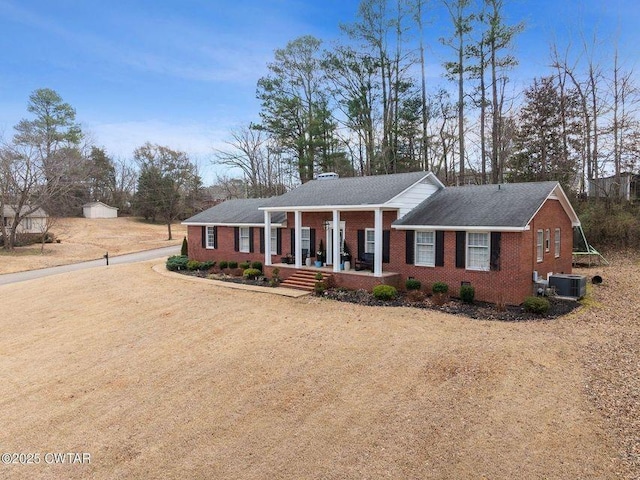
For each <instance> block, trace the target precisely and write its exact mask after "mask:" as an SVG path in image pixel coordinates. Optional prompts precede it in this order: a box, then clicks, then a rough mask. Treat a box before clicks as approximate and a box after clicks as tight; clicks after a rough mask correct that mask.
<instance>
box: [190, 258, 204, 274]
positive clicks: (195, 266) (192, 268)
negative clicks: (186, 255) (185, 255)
mask: <svg viewBox="0 0 640 480" xmlns="http://www.w3.org/2000/svg"><path fill="white" fill-rule="evenodd" d="M201 265H202V264H201V263H200V262H199V261H198V260H189V261H188V262H187V270H189V271H190V272H194V271H196V270H200V266H201Z"/></svg>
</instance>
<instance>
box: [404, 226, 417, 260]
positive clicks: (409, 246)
mask: <svg viewBox="0 0 640 480" xmlns="http://www.w3.org/2000/svg"><path fill="white" fill-rule="evenodd" d="M414 241H415V232H414V231H413V230H407V231H406V232H405V246H404V247H405V253H404V262H405V263H406V264H407V265H413V262H414V259H415V245H414V243H413V242H414Z"/></svg>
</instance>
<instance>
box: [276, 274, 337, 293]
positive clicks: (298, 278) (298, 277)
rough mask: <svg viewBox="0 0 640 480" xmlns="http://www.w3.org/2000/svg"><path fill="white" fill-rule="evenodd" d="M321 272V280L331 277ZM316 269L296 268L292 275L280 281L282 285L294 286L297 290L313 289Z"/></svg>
mask: <svg viewBox="0 0 640 480" xmlns="http://www.w3.org/2000/svg"><path fill="white" fill-rule="evenodd" d="M320 273H322V279H323V281H327V279H329V278H331V275H330V274H326V273H324V272H320ZM317 274H318V272H317V271H313V270H297V271H296V272H295V273H294V274H293V275H291V276H290V277H289V278H287V279H286V280H284V281H283V282H282V286H283V287H288V288H296V289H298V290H306V291H313V290H314V288H315V285H316V282H317V281H318V280H316V275H317Z"/></svg>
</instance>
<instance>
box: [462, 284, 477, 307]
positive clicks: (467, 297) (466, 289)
mask: <svg viewBox="0 0 640 480" xmlns="http://www.w3.org/2000/svg"><path fill="white" fill-rule="evenodd" d="M475 296H476V289H475V288H473V287H472V286H471V285H462V286H461V287H460V299H461V300H462V301H463V302H465V303H473V299H474V298H475Z"/></svg>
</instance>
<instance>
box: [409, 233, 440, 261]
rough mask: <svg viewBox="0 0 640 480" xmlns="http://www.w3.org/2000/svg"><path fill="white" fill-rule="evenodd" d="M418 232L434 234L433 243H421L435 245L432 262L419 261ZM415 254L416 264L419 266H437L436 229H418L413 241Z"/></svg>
mask: <svg viewBox="0 0 640 480" xmlns="http://www.w3.org/2000/svg"><path fill="white" fill-rule="evenodd" d="M418 233H431V234H433V243H421V244H420V245H426V246H429V245H431V246H432V247H433V258H432V263H419V262H418ZM413 255H414V259H415V260H414V264H415V265H416V266H417V267H435V266H436V232H435V230H416V233H415V235H414V241H413Z"/></svg>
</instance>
